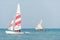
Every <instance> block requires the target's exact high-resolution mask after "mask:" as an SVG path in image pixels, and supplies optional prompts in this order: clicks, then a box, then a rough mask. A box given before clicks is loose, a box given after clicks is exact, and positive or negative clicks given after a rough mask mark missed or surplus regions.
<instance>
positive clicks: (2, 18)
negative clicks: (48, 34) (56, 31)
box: [0, 0, 60, 28]
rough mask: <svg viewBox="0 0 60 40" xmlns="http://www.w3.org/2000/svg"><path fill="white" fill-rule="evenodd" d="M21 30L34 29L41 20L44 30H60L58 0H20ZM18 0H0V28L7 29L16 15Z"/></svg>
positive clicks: (59, 3)
mask: <svg viewBox="0 0 60 40" xmlns="http://www.w3.org/2000/svg"><path fill="white" fill-rule="evenodd" d="M19 3H20V5H21V14H22V28H34V27H36V25H37V24H38V22H39V21H40V20H41V19H42V20H43V24H42V26H43V27H44V28H60V0H20V1H19ZM17 4H18V0H0V28H8V26H9V24H10V22H11V19H12V18H13V16H14V15H16V8H17Z"/></svg>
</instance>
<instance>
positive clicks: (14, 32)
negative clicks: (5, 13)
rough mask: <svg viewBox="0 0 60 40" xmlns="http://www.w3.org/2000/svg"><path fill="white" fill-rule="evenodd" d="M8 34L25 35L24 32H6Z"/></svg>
mask: <svg viewBox="0 0 60 40" xmlns="http://www.w3.org/2000/svg"><path fill="white" fill-rule="evenodd" d="M5 32H6V34H24V32H14V31H5Z"/></svg>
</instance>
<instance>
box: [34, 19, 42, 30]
mask: <svg viewBox="0 0 60 40" xmlns="http://www.w3.org/2000/svg"><path fill="white" fill-rule="evenodd" d="M42 22H43V21H42V19H41V21H40V23H39V24H38V25H37V26H36V28H35V29H36V30H41V29H43V27H42Z"/></svg>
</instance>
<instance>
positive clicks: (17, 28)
mask: <svg viewBox="0 0 60 40" xmlns="http://www.w3.org/2000/svg"><path fill="white" fill-rule="evenodd" d="M16 13H17V14H16V16H15V17H14V18H13V19H12V22H11V23H10V25H9V28H8V31H5V32H6V33H7V34H24V32H22V31H21V12H20V4H18V5H17V12H16Z"/></svg>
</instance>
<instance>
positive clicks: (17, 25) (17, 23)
mask: <svg viewBox="0 0 60 40" xmlns="http://www.w3.org/2000/svg"><path fill="white" fill-rule="evenodd" d="M20 29H21V12H20V5H19V4H18V6H17V14H16V19H15V27H14V30H20Z"/></svg>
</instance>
